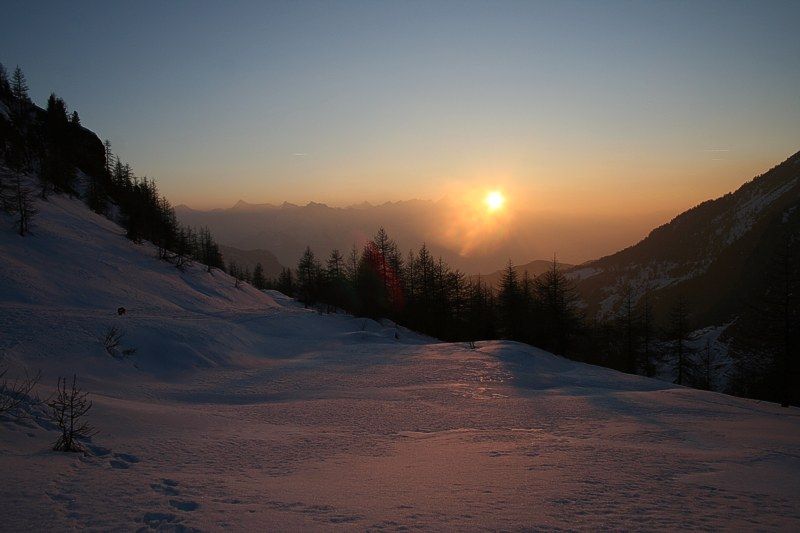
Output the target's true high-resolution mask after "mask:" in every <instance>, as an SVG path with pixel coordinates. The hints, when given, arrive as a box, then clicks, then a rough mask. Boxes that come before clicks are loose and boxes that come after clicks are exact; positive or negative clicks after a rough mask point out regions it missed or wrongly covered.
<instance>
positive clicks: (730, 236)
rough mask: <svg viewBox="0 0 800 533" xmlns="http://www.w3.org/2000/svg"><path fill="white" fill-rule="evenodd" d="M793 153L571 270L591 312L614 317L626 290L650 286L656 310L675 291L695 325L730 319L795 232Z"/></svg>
mask: <svg viewBox="0 0 800 533" xmlns="http://www.w3.org/2000/svg"><path fill="white" fill-rule="evenodd" d="M798 206H800V152H798V153H796V154H794V155H792V156H791V157H789V158H788V159H787V160H786V161H784V162H782V163H781V164H779V165H776V166H775V167H773V168H772V169H770V170H768V171H767V172H765V173H764V174H762V175H760V176H757V177H756V178H754V179H752V180H750V181H749V182H747V183H745V184H744V185H742V186H741V187H740V188H739V189H738V190H736V191H735V192H732V193H728V194H726V195H724V196H722V197H720V198H717V199H715V200H709V201H706V202H703V203H702V204H700V205H698V206H696V207H694V208H692V209H690V210H688V211H686V212H684V213H682V214H680V215H678V216H677V217H675V218H674V219H673V220H672V221H671V222H669V223H668V224H665V225H663V226H661V227H658V228H656V229H654V230H653V231H652V232H651V233H650V235H648V236H647V238H645V239H644V240H642V241H641V242H639V243H638V244H636V245H635V246H631V247H629V248H626V249H624V250H621V251H619V252H617V253H615V254H613V255H610V256H607V257H603V258H601V259H598V260H596V261H590V262H588V263H585V264H583V265H580V266H578V267H575V268H574V269H572V270H571V271H570V273H569V275H570V276H571V277H572V278H573V279H574V280H575V281H576V284H577V287H578V291H579V293H580V294H581V296H582V298H583V299H584V300H585V302H586V303H587V305H588V309H587V310H588V312H589V314H590V315H591V316H594V315H595V314H596V315H597V316H600V317H603V318H608V317H612V316H614V313H615V312H617V311H618V310H619V306H620V305H621V304H622V302H623V301H624V300H625V294H626V292H627V291H630V292H631V294H632V295H633V297H634V300H635V301H638V300H639V299H640V298H641V297H642V296H643V295H644V293H645V291H646V290H648V289H649V290H650V291H652V292H651V296H652V300H651V302H652V303H654V305H655V307H656V312H657V313H658V314H664V313H665V312H666V310H667V309H668V308H669V306H670V305H672V304H673V302H674V301H675V300H676V299H677V298H678V297H679V296H682V297H684V298H686V299H687V300H688V303H689V307H690V308H691V309H692V310H693V312H694V315H695V316H694V319H695V320H696V322H697V324H696V325H697V326H712V325H716V326H718V325H721V324H724V323H729V322H731V320H732V319H734V318H735V317H736V316H737V315H738V314H739V312H740V310H741V306H742V302H745V301H748V299H756V298H757V297H758V296H760V295H761V293H762V292H763V290H764V288H763V286H762V283H763V280H764V277H765V276H764V273H765V271H766V270H767V269H768V268H769V264H770V261H774V259H775V256H776V255H777V254H778V252H779V251H780V250H781V248H782V247H783V246H784V244H783V241H781V236H782V235H784V234H794V235H797V234H800V211H798V210H797V207H798Z"/></svg>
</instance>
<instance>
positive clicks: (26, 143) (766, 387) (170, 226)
mask: <svg viewBox="0 0 800 533" xmlns="http://www.w3.org/2000/svg"><path fill="white" fill-rule="evenodd" d="M0 104H2V106H0V158H2V160H3V161H4V162H5V165H6V167H7V168H8V169H9V170H10V171H11V172H2V171H0V208H1V209H2V211H4V212H5V213H7V214H8V215H9V217H10V218H11V219H12V220H13V224H14V228H15V230H16V231H17V232H18V233H19V235H20V236H25V235H26V234H27V233H28V231H29V230H30V226H31V221H32V220H33V219H34V217H35V215H36V202H37V201H46V200H47V198H48V196H49V195H50V194H53V193H59V194H67V195H70V196H75V197H80V198H82V199H83V200H84V201H85V202H86V204H87V205H88V207H89V208H90V209H92V210H93V211H95V212H97V213H100V214H103V215H105V216H107V217H109V218H111V219H113V220H115V221H116V222H118V223H119V224H120V225H121V226H122V227H123V228H124V229H125V232H126V236H127V237H128V238H129V239H131V240H132V241H134V242H142V241H149V242H151V243H153V244H154V245H155V246H156V247H157V249H158V257H159V258H160V259H163V260H165V261H169V262H170V263H172V264H174V265H175V266H176V267H178V268H179V269H183V268H184V267H185V266H186V265H187V264H188V263H189V262H191V261H197V262H199V263H202V264H204V265H206V269H207V271H208V273H209V274H213V271H214V269H215V268H216V269H223V270H226V271H227V272H228V273H229V274H230V275H231V276H233V278H234V283H236V284H237V286H238V285H239V284H240V283H242V282H248V283H251V284H252V285H254V286H255V287H256V288H258V289H276V290H279V291H281V292H283V293H285V294H287V295H290V296H294V297H296V298H297V299H298V300H299V301H301V302H302V303H304V304H305V305H306V306H307V307H315V308H317V309H319V310H320V311H321V312H329V313H330V312H337V311H339V310H342V311H346V312H349V313H352V314H354V315H357V316H364V317H369V318H374V319H381V318H389V319H391V320H393V321H395V322H396V323H398V324H401V325H403V326H406V327H408V328H410V329H413V330H415V331H419V332H422V333H425V334H428V335H431V336H433V337H436V338H439V339H442V340H445V341H453V342H465V343H468V345H469V346H470V347H473V348H474V347H475V342H477V341H479V340H485V339H494V338H505V339H510V340H515V341H519V342H525V343H528V344H531V345H534V346H537V347H540V348H542V349H545V350H548V351H551V352H553V353H556V354H559V355H563V356H566V357H570V358H573V359H576V360H580V361H584V362H588V363H592V364H598V365H603V366H607V367H611V368H615V369H618V370H621V371H623V372H629V373H637V374H643V375H648V376H653V375H656V373H657V372H658V371H659V368H661V369H663V368H665V367H666V368H667V369H668V370H669V371H671V374H672V376H673V377H674V380H675V382H676V383H678V384H682V385H688V386H694V387H699V388H704V389H709V390H715V389H717V388H718V387H717V385H716V384H717V383H719V382H722V381H723V380H722V377H723V374H725V380H724V381H725V382H726V383H727V386H726V387H725V390H726V391H727V392H730V393H733V394H738V395H744V396H749V397H755V398H762V399H767V400H770V401H780V402H781V403H783V404H784V405H788V404H797V403H798V401H799V400H800V397H799V396H798V388H800V387H799V385H800V379H799V378H798V359H799V358H800V355H798V336H799V335H800V306H799V305H798V295H799V294H800V292H798V289H800V283H799V282H798V271H800V269H798V260H797V255H798V245H797V243H796V242H794V241H792V242H790V243H788V244H787V246H786V249H785V253H782V254H781V255H780V256H779V257H775V258H774V259H773V260H772V262H771V267H770V268H769V271H767V272H764V276H765V279H767V280H768V281H769V288H768V290H767V293H766V294H765V295H764V297H763V298H762V299H760V300H759V301H754V302H748V309H749V311H748V312H747V313H745V315H744V316H742V317H740V318H739V320H738V321H737V323H736V324H734V325H733V327H732V328H731V331H733V334H732V335H731V337H730V339H729V340H728V345H729V348H730V349H729V354H728V356H729V359H728V360H729V361H730V362H731V363H732V364H730V365H728V364H726V362H725V361H724V360H722V358H720V357H719V355H718V354H717V353H716V352H715V351H714V350H712V348H711V347H710V346H709V345H706V346H700V347H698V346H696V342H693V338H692V333H693V331H694V330H695V329H696V325H694V324H693V323H692V320H691V316H692V312H691V309H689V308H688V306H687V304H686V300H685V299H681V298H679V299H678V300H677V302H676V303H675V304H674V305H673V306H672V308H671V309H670V310H669V312H668V313H667V314H666V315H665V316H659V317H656V316H654V314H653V307H652V305H651V301H650V298H649V294H645V295H644V297H643V298H641V299H638V300H636V301H634V299H633V297H632V296H631V294H630V291H628V292H626V300H625V302H624V303H623V305H622V307H621V310H620V312H619V313H618V314H617V316H615V317H613V318H611V319H606V320H600V319H598V318H596V317H587V316H585V315H584V313H583V312H582V309H583V308H584V306H583V305H582V304H581V302H580V298H579V296H578V294H577V292H576V290H575V287H574V285H573V283H572V281H571V280H570V279H569V277H568V276H566V275H565V274H564V272H562V271H561V269H560V268H559V266H558V264H557V263H555V261H554V263H553V266H552V268H551V269H549V270H548V271H547V272H546V273H544V274H542V275H540V276H537V277H536V278H534V279H531V278H529V277H528V276H527V274H524V275H522V276H520V275H519V274H518V273H517V271H516V270H515V269H514V268H513V265H512V264H511V263H509V265H508V267H507V268H506V270H505V273H504V276H503V279H502V282H501V283H500V286H499V287H498V288H497V290H494V289H491V288H490V287H488V286H487V285H486V284H485V283H483V282H482V281H481V280H480V279H469V278H468V277H467V276H465V275H464V274H463V273H461V272H459V271H458V270H454V269H452V268H450V267H449V266H448V265H447V264H446V263H445V262H444V261H443V260H442V259H441V258H435V257H433V256H432V255H431V253H430V252H429V251H428V249H427V247H426V246H425V245H422V246H421V248H420V249H419V250H417V251H410V252H408V253H407V254H405V255H403V254H402V253H401V252H400V250H399V249H398V246H397V245H396V243H395V242H394V241H393V240H392V239H391V238H390V237H389V235H388V234H387V233H386V232H385V231H384V230H383V229H380V230H379V231H378V232H377V234H376V235H375V237H374V238H373V239H372V240H371V241H370V242H368V243H367V244H366V245H365V246H364V247H363V248H361V249H358V248H356V247H353V248H352V249H351V250H349V251H347V252H346V254H344V255H343V254H342V252H341V251H339V250H333V251H332V252H331V253H330V255H328V256H327V257H326V258H325V259H324V260H320V259H319V258H318V257H317V256H316V255H315V254H314V252H313V251H312V250H311V249H310V248H308V249H306V251H305V253H304V254H303V256H302V257H301V258H300V260H299V262H298V264H297V267H296V268H294V269H289V268H287V269H284V270H283V272H282V273H281V274H280V276H279V277H278V278H277V279H268V278H267V277H266V276H265V275H264V272H263V268H262V267H261V265H256V267H255V268H254V270H253V271H252V272H251V271H249V270H246V269H243V268H241V267H239V266H238V265H237V264H235V263H234V262H230V263H229V264H228V265H227V268H226V265H225V264H224V262H223V257H222V255H221V254H220V251H219V247H218V245H217V243H216V242H215V240H214V238H213V236H212V235H211V233H210V232H209V231H208V229H207V228H191V227H185V226H182V225H181V224H180V223H179V222H178V220H177V218H176V216H175V211H174V209H173V208H172V206H171V204H170V203H169V201H168V200H167V199H166V198H165V197H164V196H162V195H161V194H160V193H159V191H158V188H157V186H156V184H155V182H154V181H153V180H152V179H148V178H146V177H137V176H135V174H134V172H133V169H132V168H131V166H130V165H129V164H128V163H123V162H122V161H121V160H120V158H119V157H118V156H117V155H115V154H114V153H113V151H112V147H111V143H110V142H109V141H105V143H103V142H101V141H100V139H99V138H98V137H97V136H96V135H95V134H94V133H92V132H91V131H89V130H87V129H86V128H84V127H83V126H82V125H81V122H80V118H79V116H78V113H77V112H76V111H72V112H71V113H70V112H69V111H68V109H67V105H66V103H65V102H64V101H63V100H62V99H61V98H59V97H58V96H56V95H55V94H51V95H50V97H49V98H48V101H47V104H46V107H45V109H42V108H39V107H38V106H36V105H34V104H33V102H31V100H30V98H29V96H28V85H27V81H26V79H25V76H24V74H23V72H22V70H21V69H20V68H19V67H17V68H16V69H15V70H14V72H13V74H12V75H9V74H8V72H7V71H6V69H5V68H4V67H3V66H2V65H1V64H0ZM620 290H623V291H625V289H624V288H623V289H620ZM731 290H736V289H735V288H733V287H732V288H731ZM400 334H401V333H400V332H399V330H398V336H399V335H400Z"/></svg>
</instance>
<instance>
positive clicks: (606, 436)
mask: <svg viewBox="0 0 800 533" xmlns="http://www.w3.org/2000/svg"><path fill="white" fill-rule="evenodd" d="M38 207H39V210H40V213H39V215H38V217H37V218H36V219H35V221H34V224H33V227H32V232H31V234H30V235H29V236H27V237H24V238H21V237H18V236H17V235H16V234H15V233H14V232H13V231H12V230H11V229H10V228H9V224H7V223H6V222H7V221H5V220H2V221H0V222H1V223H2V224H1V225H0V350H2V352H3V353H4V355H5V360H6V362H7V363H8V364H9V365H10V367H11V368H12V370H13V372H15V373H19V372H21V371H22V369H23V368H28V369H41V370H42V371H43V373H44V378H43V381H42V386H41V390H40V393H42V394H46V393H47V392H48V391H47V389H48V388H52V386H53V385H54V384H55V381H56V378H57V376H64V375H71V374H72V373H73V372H75V373H77V375H78V379H79V381H80V383H81V384H82V385H83V386H84V387H85V388H86V389H87V390H88V391H89V392H90V394H91V398H92V399H93V401H94V408H93V409H92V411H90V413H89V415H90V421H91V422H92V423H93V424H94V425H95V426H97V428H98V429H99V432H98V434H97V435H96V436H95V437H94V438H93V439H92V442H91V444H90V445H89V447H88V448H89V450H90V453H89V454H87V455H80V454H59V453H55V452H51V451H49V447H50V445H51V443H52V442H53V441H54V440H55V436H56V433H55V432H54V431H53V430H52V425H51V424H50V423H49V422H48V421H47V420H46V419H45V418H44V417H42V414H41V411H40V410H39V409H37V408H33V409H31V412H30V415H31V418H29V419H27V420H23V421H22V422H19V423H17V422H13V421H11V420H10V419H9V418H5V419H0V502H2V508H3V512H2V525H0V528H2V529H8V530H16V531H20V530H65V529H83V528H93V529H99V530H112V529H114V530H137V529H140V528H144V529H148V528H152V529H167V530H170V529H171V530H182V531H185V530H192V529H194V528H197V529H202V530H223V529H236V530H250V531H264V530H283V531H285V530H320V531H330V530H353V529H356V530H363V529H371V530H389V531H399V530H408V529H414V528H426V529H432V530H476V529H485V528H490V529H505V530H521V529H529V528H530V529H584V530H597V529H600V528H608V529H646V530H653V529H664V530H675V529H738V530H743V529H759V530H797V529H798V528H800V500H798V497H797V495H798V494H800V411H798V410H797V409H795V408H791V409H781V408H779V407H778V406H776V405H773V404H768V403H760V402H756V401H750V400H742V399H737V398H732V397H728V396H724V395H720V394H715V393H707V392H700V391H696V390H691V389H686V388H683V387H676V386H673V385H670V384H667V383H664V382H660V381H656V380H650V379H646V378H640V377H636V376H631V375H626V374H620V373H617V372H614V371H611V370H607V369H603V368H599V367H592V366H588V365H583V364H579V363H574V362H571V361H568V360H565V359H563V358H560V357H556V356H554V355H551V354H548V353H545V352H542V351H540V350H537V349H535V348H531V347H528V346H525V345H521V344H517V343H512V342H504V341H490V342H482V343H479V344H478V349H476V350H469V349H467V348H466V347H465V346H463V345H459V344H446V343H437V342H434V341H432V340H430V339H427V338H424V337H422V336H419V335H416V334H414V333H411V332H409V331H406V330H403V329H402V328H401V329H399V330H398V329H396V328H395V327H394V326H393V325H391V324H386V325H381V324H378V323H376V322H373V321H370V320H364V319H357V318H353V317H348V316H343V315H320V314H318V313H316V312H314V311H310V310H305V309H303V308H302V307H301V306H299V305H297V304H296V303H294V302H293V301H291V300H289V299H287V298H285V297H283V296H282V295H280V294H278V293H272V294H262V293H259V292H258V291H256V290H255V289H253V288H252V287H250V286H248V285H243V286H242V287H241V288H236V287H235V286H234V282H233V279H232V278H230V277H229V276H227V275H226V274H224V273H222V272H219V271H214V273H213V275H212V274H209V273H207V272H205V271H204V269H203V268H201V267H200V266H198V265H195V266H192V267H190V268H189V269H188V270H187V271H186V272H183V273H182V272H180V271H178V270H177V269H176V268H175V267H174V266H172V265H170V264H167V263H165V262H161V261H158V260H157V259H156V258H155V257H156V252H155V250H154V249H153V248H152V247H150V246H149V245H134V244H132V243H131V242H129V241H128V240H126V239H125V238H124V236H123V232H122V230H121V229H120V228H119V227H117V226H116V225H115V224H113V223H112V222H110V221H108V220H106V219H104V218H102V217H100V216H97V215H95V214H92V213H91V212H90V211H88V210H87V209H86V208H85V207H84V206H83V204H82V203H81V202H79V201H78V200H70V199H67V198H65V197H53V198H51V200H50V201H49V202H40V203H39V206H38ZM120 306H122V307H125V308H126V310H127V313H126V314H125V315H123V316H118V315H117V312H116V310H117V308H118V307H120ZM112 326H113V327H116V328H118V329H119V330H120V331H123V332H124V337H123V340H122V348H134V349H136V352H135V353H134V354H133V355H131V356H129V357H121V356H118V357H114V356H112V355H110V354H109V353H108V352H107V351H106V350H105V348H104V347H103V345H102V343H101V341H100V338H101V337H102V336H103V335H104V333H105V332H106V331H108V329H109V328H110V327H112ZM396 333H397V334H398V336H399V338H396ZM118 355H119V354H118Z"/></svg>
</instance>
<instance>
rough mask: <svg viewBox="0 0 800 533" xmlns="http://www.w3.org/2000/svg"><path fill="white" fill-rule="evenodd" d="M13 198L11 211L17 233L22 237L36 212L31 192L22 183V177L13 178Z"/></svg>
mask: <svg viewBox="0 0 800 533" xmlns="http://www.w3.org/2000/svg"><path fill="white" fill-rule="evenodd" d="M13 194H14V198H13V205H12V209H13V210H14V214H15V215H16V218H17V220H16V225H17V231H18V232H19V234H20V236H21V237H24V236H25V234H26V233H28V230H29V229H30V225H31V219H32V218H33V217H34V215H36V213H37V210H36V207H35V206H34V203H33V195H32V193H31V190H30V189H29V188H28V187H27V186H26V185H25V184H24V183H23V181H22V176H20V175H19V174H17V175H16V176H15V178H14V193H13Z"/></svg>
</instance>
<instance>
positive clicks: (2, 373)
mask: <svg viewBox="0 0 800 533" xmlns="http://www.w3.org/2000/svg"><path fill="white" fill-rule="evenodd" d="M7 373H8V369H7V368H0V414H3V413H8V412H13V411H14V410H15V409H17V408H18V407H19V406H20V405H21V404H22V403H23V402H25V401H26V400H29V399H30V394H31V393H32V392H33V389H34V387H36V384H37V383H39V379H40V378H41V376H42V373H41V371H39V372H36V373H35V374H33V375H27V374H26V375H25V377H24V378H21V379H16V380H9V379H7V378H6V374H7ZM36 401H37V402H38V400H36Z"/></svg>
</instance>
